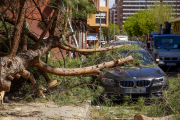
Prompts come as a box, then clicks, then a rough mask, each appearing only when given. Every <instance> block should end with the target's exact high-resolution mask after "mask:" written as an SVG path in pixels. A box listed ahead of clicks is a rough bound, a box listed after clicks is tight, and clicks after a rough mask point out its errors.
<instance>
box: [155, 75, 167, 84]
mask: <svg viewBox="0 0 180 120" xmlns="http://www.w3.org/2000/svg"><path fill="white" fill-rule="evenodd" d="M166 81H167V78H166V77H165V76H164V77H160V78H155V79H154V82H153V84H165V83H166Z"/></svg>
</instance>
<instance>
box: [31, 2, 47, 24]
mask: <svg viewBox="0 0 180 120" xmlns="http://www.w3.org/2000/svg"><path fill="white" fill-rule="evenodd" d="M33 2H34V4H35V6H36V7H37V9H38V11H39V14H40V15H41V18H42V22H43V23H44V24H45V25H48V24H47V22H46V21H45V18H44V16H43V15H42V12H41V9H40V7H39V6H38V4H37V3H36V2H35V0H33Z"/></svg>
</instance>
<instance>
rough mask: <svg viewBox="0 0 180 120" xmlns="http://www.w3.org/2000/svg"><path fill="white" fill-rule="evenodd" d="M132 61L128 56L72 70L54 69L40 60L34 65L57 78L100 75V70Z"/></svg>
mask: <svg viewBox="0 0 180 120" xmlns="http://www.w3.org/2000/svg"><path fill="white" fill-rule="evenodd" d="M131 61H133V58H132V56H128V57H126V58H122V59H118V60H116V61H110V62H105V63H102V64H98V65H94V66H89V67H84V68H72V69H62V68H55V67H53V66H50V65H47V64H45V63H44V62H42V61H41V60H39V61H38V62H37V63H35V64H34V66H35V67H38V68H39V69H41V70H44V71H45V72H48V73H51V74H55V75H59V76H75V75H83V74H90V73H100V71H99V70H100V69H103V68H108V67H113V66H116V65H120V64H123V63H126V62H131Z"/></svg>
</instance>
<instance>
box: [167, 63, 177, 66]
mask: <svg viewBox="0 0 180 120" xmlns="http://www.w3.org/2000/svg"><path fill="white" fill-rule="evenodd" d="M166 65H170V66H171V65H172V66H176V63H166Z"/></svg>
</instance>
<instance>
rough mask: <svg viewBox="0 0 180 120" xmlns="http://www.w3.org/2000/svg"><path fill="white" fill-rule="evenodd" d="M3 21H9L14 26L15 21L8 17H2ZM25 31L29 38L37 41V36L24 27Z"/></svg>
mask: <svg viewBox="0 0 180 120" xmlns="http://www.w3.org/2000/svg"><path fill="white" fill-rule="evenodd" d="M4 21H6V22H8V23H10V24H12V25H14V26H15V21H13V20H12V19H9V18H7V17H5V18H4ZM25 31H26V35H27V36H28V37H29V38H30V39H32V40H33V41H34V42H37V41H38V38H37V37H36V36H35V35H34V34H32V33H31V32H30V31H29V30H28V29H27V28H26V29H25Z"/></svg>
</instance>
